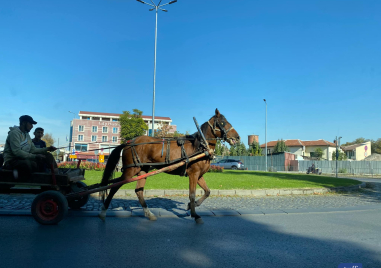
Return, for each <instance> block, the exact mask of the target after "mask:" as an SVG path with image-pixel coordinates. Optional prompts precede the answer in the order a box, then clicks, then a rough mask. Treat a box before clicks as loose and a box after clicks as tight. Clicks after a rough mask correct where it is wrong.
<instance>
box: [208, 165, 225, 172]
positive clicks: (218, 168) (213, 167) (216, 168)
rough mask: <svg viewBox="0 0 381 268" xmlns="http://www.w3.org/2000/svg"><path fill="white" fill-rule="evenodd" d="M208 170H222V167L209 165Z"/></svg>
mask: <svg viewBox="0 0 381 268" xmlns="http://www.w3.org/2000/svg"><path fill="white" fill-rule="evenodd" d="M208 172H224V168H223V167H219V166H214V165H211V166H210V168H209V170H208Z"/></svg>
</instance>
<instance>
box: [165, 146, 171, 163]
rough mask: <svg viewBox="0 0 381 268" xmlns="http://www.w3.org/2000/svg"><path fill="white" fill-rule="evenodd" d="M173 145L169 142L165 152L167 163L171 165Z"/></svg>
mask: <svg viewBox="0 0 381 268" xmlns="http://www.w3.org/2000/svg"><path fill="white" fill-rule="evenodd" d="M170 150H171V144H170V141H167V151H166V152H165V163H166V164H169V163H170V162H171V152H170Z"/></svg>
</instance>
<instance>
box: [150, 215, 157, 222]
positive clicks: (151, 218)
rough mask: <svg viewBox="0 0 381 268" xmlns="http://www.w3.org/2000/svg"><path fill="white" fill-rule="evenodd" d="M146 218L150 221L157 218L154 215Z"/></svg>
mask: <svg viewBox="0 0 381 268" xmlns="http://www.w3.org/2000/svg"><path fill="white" fill-rule="evenodd" d="M148 218H149V220H150V221H156V220H157V218H156V216H155V215H153V216H149V217H148Z"/></svg>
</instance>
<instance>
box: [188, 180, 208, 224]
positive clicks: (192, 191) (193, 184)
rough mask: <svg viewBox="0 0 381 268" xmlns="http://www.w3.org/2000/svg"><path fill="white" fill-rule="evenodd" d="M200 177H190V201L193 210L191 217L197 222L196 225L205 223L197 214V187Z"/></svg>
mask: <svg viewBox="0 0 381 268" xmlns="http://www.w3.org/2000/svg"><path fill="white" fill-rule="evenodd" d="M197 181H198V176H195V175H193V176H189V201H190V209H191V217H192V218H194V219H195V220H196V223H204V221H203V220H202V219H201V217H200V216H199V215H197V213H196V202H195V201H196V186H197Z"/></svg>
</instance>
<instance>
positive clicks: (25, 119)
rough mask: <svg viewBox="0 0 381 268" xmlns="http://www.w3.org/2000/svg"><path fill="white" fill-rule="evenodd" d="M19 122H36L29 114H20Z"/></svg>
mask: <svg viewBox="0 0 381 268" xmlns="http://www.w3.org/2000/svg"><path fill="white" fill-rule="evenodd" d="M21 122H29V123H31V124H33V125H35V124H37V122H36V121H34V120H33V118H32V117H31V116H29V115H22V116H20V124H21Z"/></svg>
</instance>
